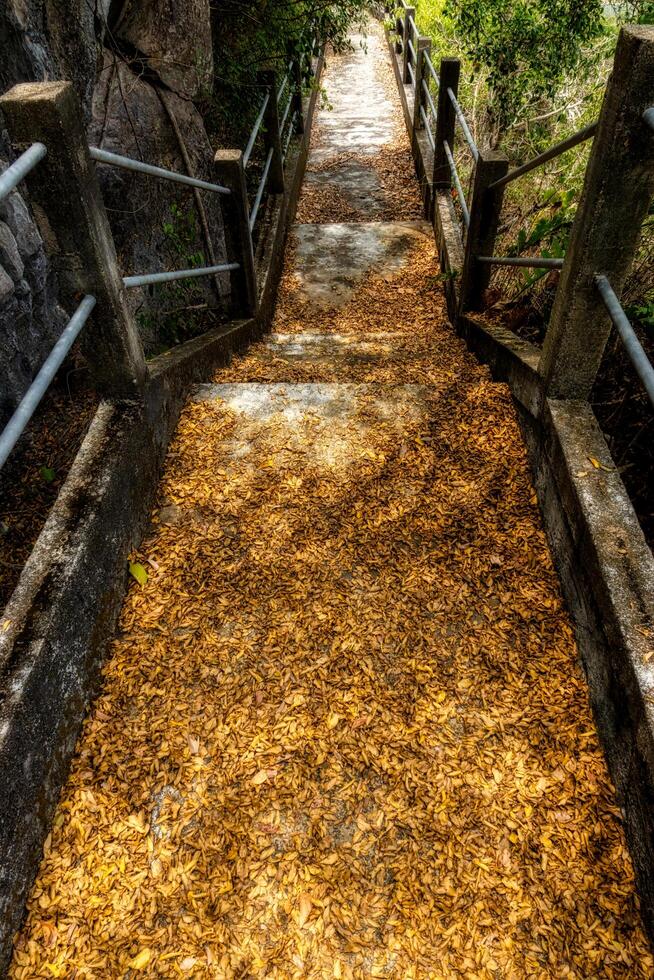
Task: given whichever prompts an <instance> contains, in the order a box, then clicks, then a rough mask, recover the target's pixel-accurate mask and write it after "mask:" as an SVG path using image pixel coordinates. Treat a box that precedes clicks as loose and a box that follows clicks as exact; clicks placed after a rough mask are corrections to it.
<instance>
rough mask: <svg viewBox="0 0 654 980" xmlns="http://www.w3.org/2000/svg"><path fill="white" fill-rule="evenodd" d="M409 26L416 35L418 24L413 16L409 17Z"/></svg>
mask: <svg viewBox="0 0 654 980" xmlns="http://www.w3.org/2000/svg"><path fill="white" fill-rule="evenodd" d="M409 27H410V28H411V30H412V31H413V33H414V34H415V36H416V37H418V25H417V24H416V22H415V20H414V19H413V17H409Z"/></svg>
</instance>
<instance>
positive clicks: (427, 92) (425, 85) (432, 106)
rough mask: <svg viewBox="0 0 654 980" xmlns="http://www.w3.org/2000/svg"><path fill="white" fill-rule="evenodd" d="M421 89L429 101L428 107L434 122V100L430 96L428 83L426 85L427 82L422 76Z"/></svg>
mask: <svg viewBox="0 0 654 980" xmlns="http://www.w3.org/2000/svg"><path fill="white" fill-rule="evenodd" d="M422 90H423V92H424V93H425V97H426V99H427V101H428V102H429V108H430V109H431V114H432V118H433V120H434V122H435V121H436V106H435V105H434V100H433V99H432V97H431V92H430V91H429V85H427V82H426V81H425V80H424V78H423V80H422Z"/></svg>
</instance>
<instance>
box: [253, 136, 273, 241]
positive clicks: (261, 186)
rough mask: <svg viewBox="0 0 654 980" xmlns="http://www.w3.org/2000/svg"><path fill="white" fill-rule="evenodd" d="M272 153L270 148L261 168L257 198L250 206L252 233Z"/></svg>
mask: <svg viewBox="0 0 654 980" xmlns="http://www.w3.org/2000/svg"><path fill="white" fill-rule="evenodd" d="M273 152H274V148H273V147H272V146H271V147H270V149H269V150H268V156H267V157H266V163H265V166H264V168H263V173H262V174H261V180H260V181H259V186H258V188H257V196H256V197H255V199H254V204H253V205H252V213H251V214H250V232H252V231H254V226H255V224H256V223H257V214H258V213H259V206H260V204H261V198H262V197H263V191H264V188H265V186H266V181H267V180H268V171H269V170H270V164H271V163H272V158H273Z"/></svg>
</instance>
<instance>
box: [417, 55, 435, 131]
mask: <svg viewBox="0 0 654 980" xmlns="http://www.w3.org/2000/svg"><path fill="white" fill-rule="evenodd" d="M430 53H431V38H429V37H419V38H418V43H417V45H416V91H415V98H414V101H413V128H414V129H424V123H423V121H422V116H421V114H420V109H421V107H422V108H423V109H424V110H425V112H426V111H427V99H426V98H425V93H424V91H423V88H422V81H423V79H425V80H426V83H427V85H429V75H428V73H427V72H426V71H425V55H426V54H430Z"/></svg>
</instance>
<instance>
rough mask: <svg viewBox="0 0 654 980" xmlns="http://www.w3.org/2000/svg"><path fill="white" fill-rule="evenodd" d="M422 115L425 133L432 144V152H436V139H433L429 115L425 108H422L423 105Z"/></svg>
mask: <svg viewBox="0 0 654 980" xmlns="http://www.w3.org/2000/svg"><path fill="white" fill-rule="evenodd" d="M420 115H421V117H422V121H423V123H424V126H425V132H426V133H427V139H428V140H429V142H430V143H431V148H432V150H435V149H436V141H435V140H434V137H433V134H432V131H431V128H430V126H429V120H428V119H427V113H426V112H425V107H424V106H422V105H421V106H420Z"/></svg>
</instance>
